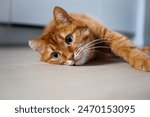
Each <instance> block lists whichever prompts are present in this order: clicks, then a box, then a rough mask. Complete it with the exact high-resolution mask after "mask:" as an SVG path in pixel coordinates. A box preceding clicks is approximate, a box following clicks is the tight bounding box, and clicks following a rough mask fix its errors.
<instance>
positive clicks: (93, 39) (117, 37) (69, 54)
mask: <svg viewBox="0 0 150 117" xmlns="http://www.w3.org/2000/svg"><path fill="white" fill-rule="evenodd" d="M53 14H54V21H52V22H51V23H50V24H49V25H48V26H47V27H46V28H45V30H44V32H43V35H42V36H41V37H40V38H38V39H36V40H30V41H29V45H30V47H31V48H32V49H33V50H35V51H38V52H39V53H40V55H41V60H42V61H44V62H48V63H52V64H65V65H83V64H85V63H86V62H88V61H89V60H90V59H92V58H94V56H95V55H96V54H95V53H96V52H97V49H98V48H99V52H101V49H103V48H106V49H107V48H108V49H110V50H111V51H112V52H113V53H114V54H115V55H117V56H119V57H121V58H123V59H124V60H125V61H127V62H128V63H129V64H130V65H131V66H132V67H134V68H135V69H138V70H143V71H150V56H149V55H148V54H146V53H144V51H145V52H147V53H150V50H149V48H147V49H143V51H142V50H140V49H138V48H136V47H135V45H134V44H132V43H131V42H130V40H129V39H128V38H127V37H125V36H123V35H121V34H119V33H117V32H113V31H111V30H109V29H108V28H106V27H105V26H103V25H102V24H100V23H99V22H97V21H95V20H93V19H92V18H90V17H88V16H86V15H81V14H68V13H67V12H66V11H65V10H64V9H62V8H60V7H55V8H54V11H53ZM99 44H100V45H99Z"/></svg>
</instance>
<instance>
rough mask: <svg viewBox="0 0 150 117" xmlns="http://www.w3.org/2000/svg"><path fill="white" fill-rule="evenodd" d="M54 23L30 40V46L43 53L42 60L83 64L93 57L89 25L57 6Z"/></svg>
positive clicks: (92, 37)
mask: <svg viewBox="0 0 150 117" xmlns="http://www.w3.org/2000/svg"><path fill="white" fill-rule="evenodd" d="M53 14H54V23H52V24H51V27H49V28H50V29H49V31H47V32H46V33H45V34H43V35H42V37H40V38H39V39H36V40H30V41H29V45H30V47H31V48H32V49H33V50H35V51H38V52H39V53H40V54H41V60H42V61H45V62H48V63H53V64H66V65H82V64H84V63H86V62H87V61H88V60H90V59H91V58H92V57H93V52H92V51H93V49H92V48H90V49H89V45H90V43H91V42H92V41H93V40H94V36H93V33H92V32H91V30H90V29H89V28H88V26H87V25H86V24H85V23H84V22H81V21H80V20H79V19H76V18H73V17H71V16H70V15H69V14H68V13H67V12H66V11H65V10H63V9H62V8H60V7H55V8H54V11H53Z"/></svg>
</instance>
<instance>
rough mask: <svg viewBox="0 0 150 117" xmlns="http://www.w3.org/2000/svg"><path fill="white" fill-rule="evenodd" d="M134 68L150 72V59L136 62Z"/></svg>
mask: <svg viewBox="0 0 150 117" xmlns="http://www.w3.org/2000/svg"><path fill="white" fill-rule="evenodd" d="M133 67H134V68H136V69H138V70H141V71H147V72H150V57H148V58H142V59H138V60H136V61H135V63H134V65H133Z"/></svg>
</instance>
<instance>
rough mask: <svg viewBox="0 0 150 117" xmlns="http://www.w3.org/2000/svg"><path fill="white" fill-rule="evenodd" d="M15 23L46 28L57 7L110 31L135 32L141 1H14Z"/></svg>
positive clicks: (13, 14)
mask: <svg viewBox="0 0 150 117" xmlns="http://www.w3.org/2000/svg"><path fill="white" fill-rule="evenodd" d="M12 1H13V2H12V19H11V21H12V22H13V23H24V24H34V25H45V24H47V22H49V21H50V20H51V19H52V12H53V8H54V6H61V7H63V8H65V9H66V10H67V11H69V12H77V13H86V14H88V15H91V16H93V17H95V18H96V19H97V20H99V21H101V22H103V23H104V24H105V25H107V26H108V27H109V28H112V29H114V30H119V31H125V32H131V33H134V32H135V25H136V22H135V20H136V7H137V0H94V1H92V0H87V1H86V2H85V1H84V0H30V1H28V2H27V1H26V0H12Z"/></svg>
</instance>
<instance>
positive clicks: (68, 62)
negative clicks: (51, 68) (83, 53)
mask: <svg viewBox="0 0 150 117" xmlns="http://www.w3.org/2000/svg"><path fill="white" fill-rule="evenodd" d="M74 64H75V63H74V61H73V60H67V61H66V65H70V66H73V65H74Z"/></svg>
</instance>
